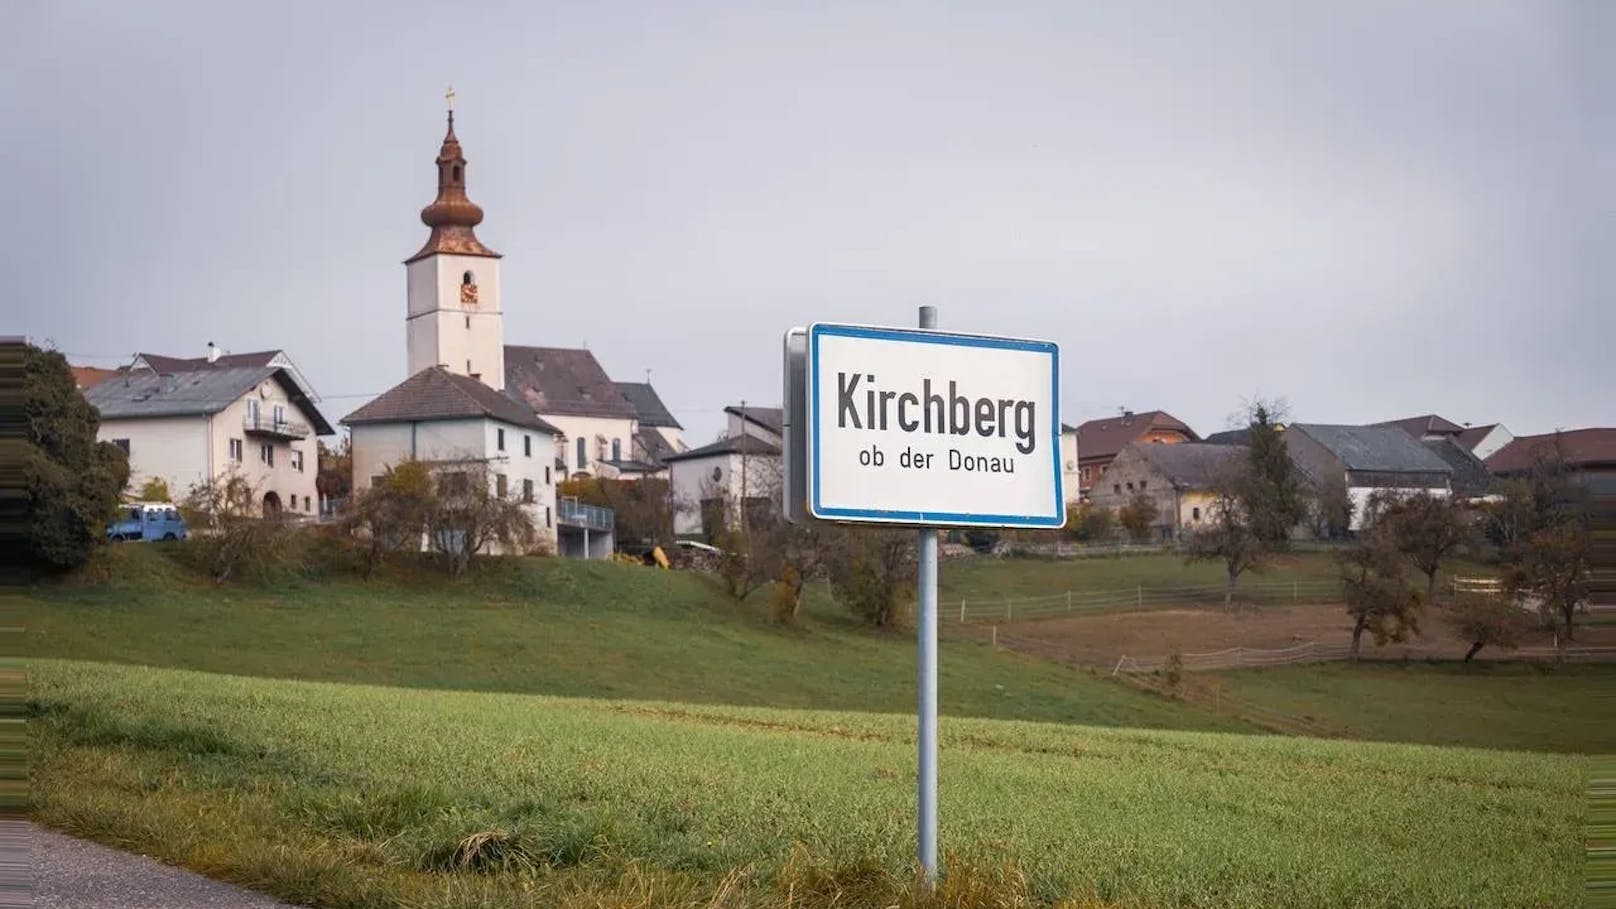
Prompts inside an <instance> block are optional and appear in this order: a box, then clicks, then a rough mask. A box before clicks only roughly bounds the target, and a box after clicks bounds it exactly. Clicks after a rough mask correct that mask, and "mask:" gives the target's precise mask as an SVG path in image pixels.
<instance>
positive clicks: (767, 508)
mask: <svg viewBox="0 0 1616 909" xmlns="http://www.w3.org/2000/svg"><path fill="white" fill-rule="evenodd" d="M724 413H725V415H726V416H727V417H728V426H727V428H726V431H725V435H724V437H723V438H721V439H719V440H718V441H716V442H713V443H711V444H709V445H702V446H699V447H697V448H692V449H689V450H688V451H683V452H680V453H678V454H675V455H671V456H669V457H667V458H666V462H667V464H668V469H669V482H670V484H671V487H672V494H673V498H674V518H673V531H674V533H675V534H678V535H680V536H702V537H706V538H707V539H709V540H710V539H713V538H714V537H715V536H717V535H718V534H719V533H721V532H723V531H724V530H726V529H738V528H740V527H743V526H744V521H745V520H746V519H749V518H752V517H755V516H762V515H769V516H771V518H772V516H773V515H774V514H777V513H778V508H779V501H780V483H781V479H782V477H781V467H782V465H781V462H780V453H781V448H780V446H781V433H782V432H783V420H784V413H783V411H782V410H781V409H780V408H778V407H750V406H744V405H736V406H731V407H726V408H724Z"/></svg>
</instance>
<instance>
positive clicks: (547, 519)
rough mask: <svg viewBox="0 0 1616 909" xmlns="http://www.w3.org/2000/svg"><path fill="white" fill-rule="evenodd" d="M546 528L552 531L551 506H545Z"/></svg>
mask: <svg viewBox="0 0 1616 909" xmlns="http://www.w3.org/2000/svg"><path fill="white" fill-rule="evenodd" d="M544 528H545V529H546V530H549V529H550V506H548V505H546V506H544Z"/></svg>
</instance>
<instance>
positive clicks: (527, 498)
mask: <svg viewBox="0 0 1616 909" xmlns="http://www.w3.org/2000/svg"><path fill="white" fill-rule="evenodd" d="M522 501H523V502H526V503H527V504H529V505H532V504H533V481H532V480H523V481H522Z"/></svg>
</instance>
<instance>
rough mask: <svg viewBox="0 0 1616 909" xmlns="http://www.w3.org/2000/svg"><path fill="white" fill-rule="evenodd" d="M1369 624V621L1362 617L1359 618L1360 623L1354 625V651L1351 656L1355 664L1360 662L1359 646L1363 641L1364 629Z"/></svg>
mask: <svg viewBox="0 0 1616 909" xmlns="http://www.w3.org/2000/svg"><path fill="white" fill-rule="evenodd" d="M1368 624H1369V623H1368V622H1367V621H1365V620H1364V618H1363V617H1362V616H1359V617H1358V621H1356V622H1354V623H1353V625H1352V651H1351V656H1352V661H1353V662H1354V663H1356V662H1358V644H1359V642H1360V641H1362V640H1363V633H1364V628H1365V627H1366V626H1367V625H1368Z"/></svg>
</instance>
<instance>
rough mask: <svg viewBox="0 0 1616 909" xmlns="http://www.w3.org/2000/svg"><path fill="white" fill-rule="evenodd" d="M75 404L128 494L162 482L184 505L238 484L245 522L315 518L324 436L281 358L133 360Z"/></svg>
mask: <svg viewBox="0 0 1616 909" xmlns="http://www.w3.org/2000/svg"><path fill="white" fill-rule="evenodd" d="M210 347H211V345H210ZM154 363H155V364H159V365H161V366H162V367H163V369H161V370H159V369H157V368H153V365H152V364H154ZM84 397H85V400H87V401H89V403H90V404H92V405H93V406H94V407H95V408H96V410H97V411H99V412H100V414H101V428H100V430H99V433H98V437H99V438H101V439H103V440H106V441H110V442H112V443H113V444H115V445H117V446H118V447H119V448H122V449H123V450H124V452H125V453H127V454H128V455H129V466H130V471H131V473H130V485H131V487H133V488H136V489H138V488H140V487H141V486H142V485H144V484H145V483H146V481H148V480H152V479H157V480H162V481H163V483H164V484H166V485H167V486H168V489H169V493H170V495H171V496H172V497H174V498H175V499H183V498H184V497H186V496H187V495H188V494H189V493H190V492H191V491H192V490H194V489H198V488H203V487H209V486H212V487H215V488H217V487H218V486H220V485H222V484H224V483H226V482H227V481H230V480H233V479H239V480H240V481H241V482H243V483H244V484H245V488H246V489H248V490H250V492H251V498H252V510H253V511H254V513H259V514H263V515H265V516H273V515H284V514H298V515H310V516H312V515H315V514H318V513H319V510H320V509H319V504H320V503H319V493H318V491H317V490H316V488H315V476H316V474H317V473H318V471H319V453H318V450H317V447H316V446H317V444H318V438H319V437H320V436H325V435H330V434H331V433H332V431H333V430H332V428H331V424H329V423H327V422H326V419H325V417H324V416H322V415H321V413H320V410H319V408H318V407H316V406H315V403H314V400H313V395H312V393H311V392H310V390H309V389H308V387H307V384H306V383H305V382H302V381H301V379H300V377H299V376H298V374H297V373H296V371H295V367H292V366H290V361H289V359H287V358H286V357H285V355H284V354H282V353H281V352H280V351H265V352H262V353H259V354H252V355H241V356H239V357H225V356H220V355H218V353H217V349H216V348H214V349H213V351H212V353H211V355H210V356H209V357H202V358H197V359H195V360H189V359H179V358H171V357H157V356H154V355H151V354H141V355H140V356H139V357H137V358H136V361H135V363H134V364H133V365H131V366H130V367H129V368H127V369H123V370H119V371H118V372H117V373H115V374H114V375H112V376H110V377H106V378H103V379H102V380H101V381H99V382H97V383H95V384H94V385H92V386H90V387H89V388H87V389H85V390H84Z"/></svg>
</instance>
